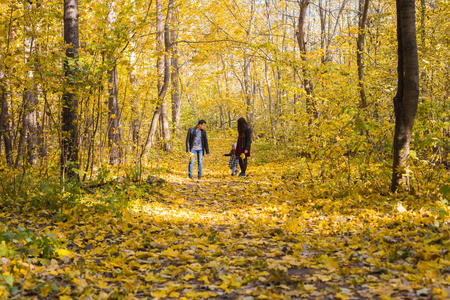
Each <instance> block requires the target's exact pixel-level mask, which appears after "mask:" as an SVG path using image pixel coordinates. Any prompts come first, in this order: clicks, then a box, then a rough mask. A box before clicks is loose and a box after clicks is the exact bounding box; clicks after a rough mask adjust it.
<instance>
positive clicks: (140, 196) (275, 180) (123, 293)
mask: <svg viewBox="0 0 450 300" xmlns="http://www.w3.org/2000/svg"><path fill="white" fill-rule="evenodd" d="M214 153H216V154H213V155H211V156H210V157H207V158H205V161H204V175H203V178H202V179H201V180H195V179H194V180H192V179H189V178H187V160H188V159H187V157H186V156H175V155H174V156H173V158H172V161H171V162H170V163H169V164H168V165H167V166H162V165H161V166H160V167H161V168H160V170H161V171H160V172H159V173H157V174H159V175H160V176H159V177H162V178H163V179H164V181H165V183H154V184H147V183H143V184H141V185H134V183H132V182H124V183H122V184H119V183H118V182H113V183H111V184H107V185H106V186H101V187H99V188H98V189H90V190H89V191H88V192H86V193H83V195H82V196H81V198H80V199H79V201H80V202H79V203H78V204H77V205H75V206H74V205H69V206H67V207H66V206H65V205H61V206H60V207H58V208H57V209H56V210H53V211H52V210H48V209H42V208H40V206H39V203H41V204H42V203H45V201H47V203H50V202H49V201H53V200H54V199H60V198H58V197H65V198H64V199H70V192H69V191H68V192H67V193H66V194H65V195H63V196H61V195H59V194H55V193H54V192H53V190H51V189H50V190H47V191H46V190H44V189H39V193H41V194H39V193H37V192H35V191H34V190H33V188H32V187H30V194H29V197H28V198H27V200H28V201H27V202H24V203H25V205H21V206H14V209H11V207H9V208H8V207H6V206H5V207H4V208H2V210H0V218H1V220H2V223H3V224H4V225H3V227H2V228H3V232H2V233H1V239H2V244H0V253H1V255H2V256H3V258H2V260H0V262H1V264H2V265H1V266H2V267H3V278H4V281H5V283H3V284H2V283H1V282H0V299H3V298H5V299H6V298H8V297H9V296H14V295H15V296H16V298H18V299H22V298H34V299H57V298H60V299H242V300H251V299H305V298H306V299H372V298H373V299H381V298H384V299H389V298H391V299H395V298H397V299H406V298H407V299H445V297H446V296H447V295H448V294H446V293H447V292H449V291H448V284H447V283H448V282H449V279H450V269H449V268H448V266H449V265H450V264H448V261H449V259H447V256H448V250H446V247H447V245H448V240H449V236H448V231H445V228H444V225H445V224H442V225H441V227H439V228H438V227H436V225H433V224H436V223H433V222H434V221H435V220H431V219H430V218H431V217H430V216H428V215H426V214H424V215H423V216H422V215H418V214H415V212H414V210H413V209H411V210H410V213H408V214H403V215H402V214H401V213H398V211H397V210H394V206H393V205H392V203H389V202H387V201H386V199H382V200H381V201H380V196H379V195H378V194H376V193H372V194H370V193H367V194H366V195H364V196H362V195H361V194H358V193H354V192H353V193H352V192H350V191H349V192H348V193H344V194H342V195H341V194H339V193H334V191H333V190H332V186H329V187H328V188H324V187H323V186H322V188H321V189H318V188H316V187H314V186H311V185H310V184H308V182H309V178H308V175H304V174H302V173H299V172H298V170H302V168H303V167H304V166H302V165H301V164H300V163H299V162H297V161H294V160H293V161H290V162H286V163H285V162H280V161H279V162H264V161H262V160H261V158H258V157H252V158H251V159H250V161H249V169H248V174H249V177H245V178H238V177H232V176H230V172H229V169H228V158H227V157H222V156H221V155H222V153H220V152H219V151H215V152H214ZM154 169H157V168H156V167H155V168H154ZM303 170H304V168H303ZM296 172H297V173H296ZM330 184H335V182H330ZM56 191H57V189H56ZM61 199H63V198H61ZM61 203H67V202H61ZM405 205H406V204H405ZM410 205H411V206H412V203H410ZM430 222H431V223H430ZM430 224H431V225H430ZM430 226H434V227H430ZM24 228H26V230H24ZM3 242H4V243H3ZM9 249H13V250H9ZM49 249H53V251H54V252H51V251H49ZM439 257H441V258H442V259H440V260H439V262H438V261H437V259H438V258H439ZM417 274H420V276H419V275H417ZM5 276H6V277H5ZM8 276H9V277H8ZM7 280H8V281H7ZM11 280H12V281H11ZM8 282H9V283H8ZM10 282H13V285H10ZM8 293H9V294H8ZM4 295H6V297H3V296H4ZM2 297H3V298H2Z"/></svg>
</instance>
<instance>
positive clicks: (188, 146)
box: [186, 129, 191, 152]
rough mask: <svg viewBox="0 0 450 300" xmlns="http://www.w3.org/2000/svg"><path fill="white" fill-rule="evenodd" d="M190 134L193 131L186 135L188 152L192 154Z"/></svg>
mask: <svg viewBox="0 0 450 300" xmlns="http://www.w3.org/2000/svg"><path fill="white" fill-rule="evenodd" d="M190 134H191V130H190V129H188V132H187V135H186V152H191V145H190V143H189V140H190V139H189V137H190Z"/></svg>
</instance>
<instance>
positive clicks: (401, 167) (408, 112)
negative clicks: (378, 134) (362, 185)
mask: <svg viewBox="0 0 450 300" xmlns="http://www.w3.org/2000/svg"><path fill="white" fill-rule="evenodd" d="M396 7H397V41H398V49H397V51H398V63H397V72H398V75H397V76H398V86H397V94H396V95H395V97H394V113H395V133H394V159H393V170H392V182H391V192H396V191H397V190H398V188H399V186H400V185H401V184H403V185H404V186H405V188H406V189H409V174H408V170H407V162H408V159H409V153H410V141H411V134H412V129H413V125H414V119H415V116H416V111H417V105H418V100H419V63H418V56H417V41H416V21H415V1H414V0H396Z"/></svg>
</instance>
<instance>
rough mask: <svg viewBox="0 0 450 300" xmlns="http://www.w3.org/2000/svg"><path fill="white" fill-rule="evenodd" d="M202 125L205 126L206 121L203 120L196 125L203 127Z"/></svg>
mask: <svg viewBox="0 0 450 300" xmlns="http://www.w3.org/2000/svg"><path fill="white" fill-rule="evenodd" d="M203 124H206V121H205V120H200V121H198V124H197V125H203Z"/></svg>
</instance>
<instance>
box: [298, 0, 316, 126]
mask: <svg viewBox="0 0 450 300" xmlns="http://www.w3.org/2000/svg"><path fill="white" fill-rule="evenodd" d="M298 1H299V4H300V13H299V16H298V31H297V42H298V46H299V48H300V57H301V59H302V61H303V62H306V61H307V60H308V58H307V49H306V39H305V29H304V27H305V21H306V10H307V9H308V6H309V4H311V1H310V0H298ZM302 73H303V88H304V89H305V92H306V111H307V113H308V114H309V116H310V124H311V125H312V123H313V120H314V119H316V118H317V117H318V112H317V109H316V105H315V103H314V98H313V95H312V92H313V85H312V83H311V79H310V75H309V72H308V70H307V67H306V65H305V64H303V65H302Z"/></svg>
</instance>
